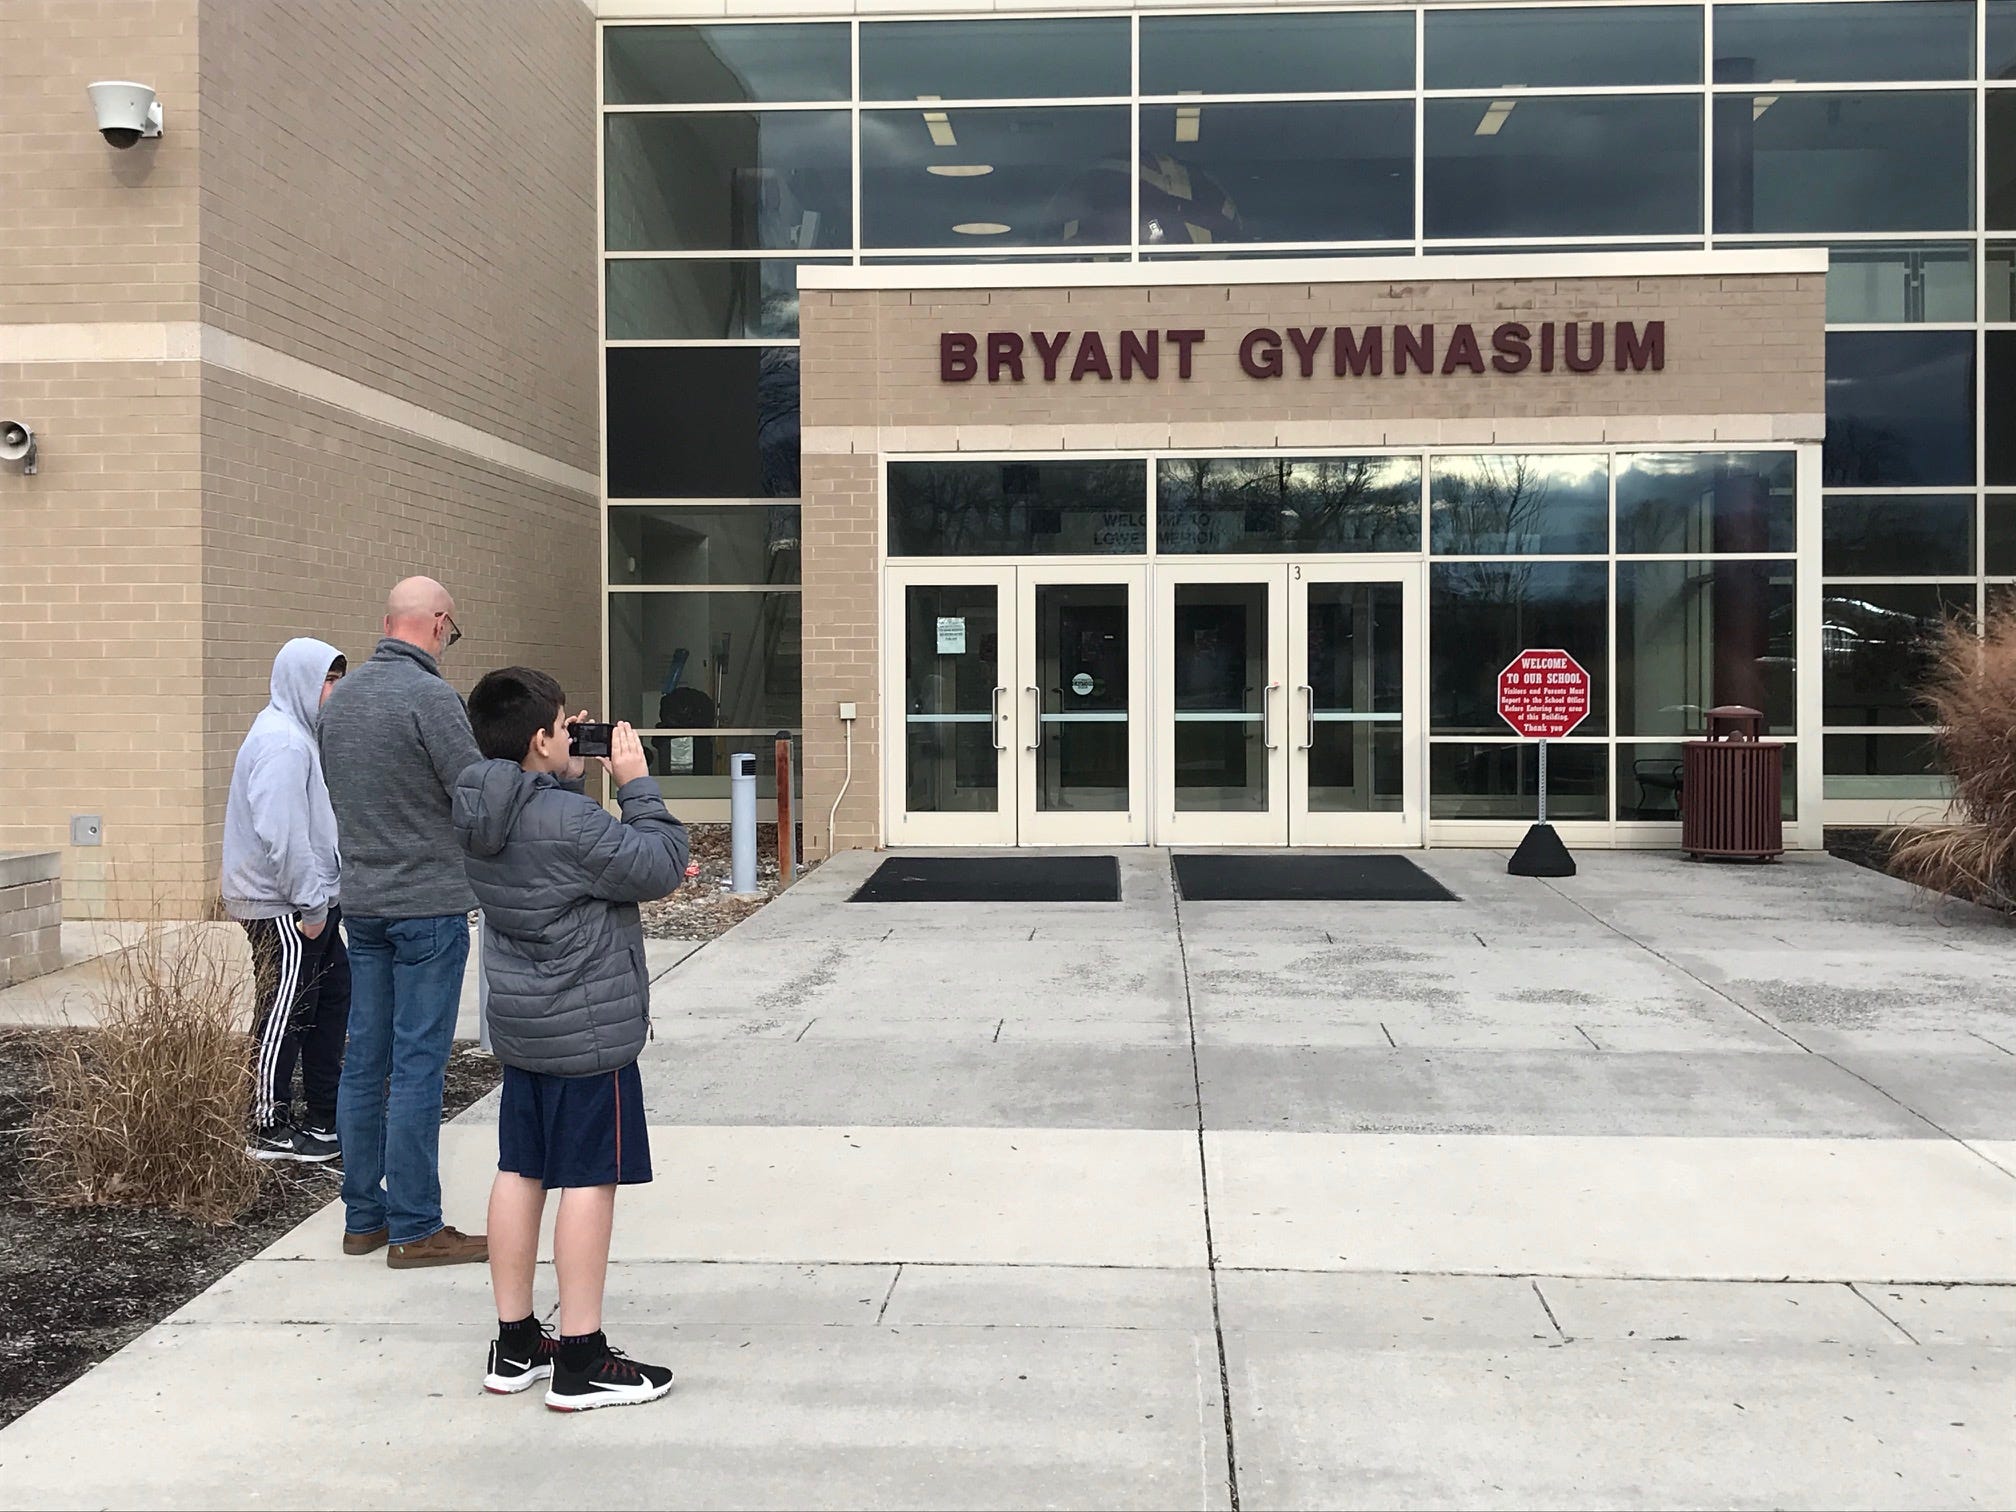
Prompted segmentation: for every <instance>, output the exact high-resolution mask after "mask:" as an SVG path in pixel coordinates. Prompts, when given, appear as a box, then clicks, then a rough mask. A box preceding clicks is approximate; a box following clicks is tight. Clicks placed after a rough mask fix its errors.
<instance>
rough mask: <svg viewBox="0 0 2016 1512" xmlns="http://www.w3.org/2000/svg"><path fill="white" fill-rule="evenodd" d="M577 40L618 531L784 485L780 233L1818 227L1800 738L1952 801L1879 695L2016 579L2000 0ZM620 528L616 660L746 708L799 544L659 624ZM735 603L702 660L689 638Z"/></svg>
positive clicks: (1254, 252) (965, 237)
mask: <svg viewBox="0 0 2016 1512" xmlns="http://www.w3.org/2000/svg"><path fill="white" fill-rule="evenodd" d="M730 9H733V5H732V3H731V6H730ZM602 37H603V93H602V98H603V102H604V104H603V117H602V128H603V166H604V172H603V186H604V195H603V215H602V226H603V245H604V249H605V253H606V257H605V262H604V271H605V321H606V325H605V332H606V336H607V338H608V353H607V363H608V366H607V381H608V427H607V437H606V456H607V468H608V490H609V498H610V519H611V527H610V528H611V535H612V540H613V539H614V538H615V537H616V536H617V535H619V534H621V533H622V532H623V531H624V530H626V529H629V528H631V527H629V526H626V525H625V524H623V521H624V520H625V519H626V518H627V517H629V516H632V515H635V516H637V517H639V518H645V517H649V516H650V515H651V512H652V511H654V510H663V509H670V508H675V507H677V506H680V505H692V504H694V503H696V502H701V501H704V502H705V503H707V504H708V505H709V506H710V507H711V508H712V509H713V511H714V513H713V515H711V516H709V518H710V519H718V520H719V521H720V522H721V526H722V528H724V529H725V528H729V521H730V519H731V517H732V514H733V511H735V510H738V509H740V510H748V511H752V512H754V513H757V514H760V515H762V516H763V517H764V518H765V519H766V520H767V519H769V518H771V517H772V515H774V513H775V511H776V510H779V509H783V510H787V511H788V510H790V509H791V508H792V507H793V506H794V505H795V501H796V496H797V364H796V351H795V347H796V340H797V296H796V283H795V279H796V269H797V268H798V266H800V265H801V264H804V263H807V262H819V261H837V262H852V263H877V262H886V263H892V264H893V263H917V262H959V261H982V262H990V263H1015V262H1025V261H1027V262H1036V261H1057V260H1067V261H1068V260H1090V259H1097V260H1133V261H1156V260H1162V259H1171V258H1181V259H1197V258H1224V259H1227V260H1228V261H1229V260H1233V259H1238V258H1247V257H1280V256H1310V255H1330V254H1334V255H1343V256H1349V255H1356V254H1364V255H1387V256H1391V255H1394V254H1410V253H1427V252H1444V253H1465V252H1471V251H1484V250H1502V249H1508V248H1525V249H1533V250H1538V249H1547V250H1560V251H1573V250H1578V249H1592V250H1593V249H1601V248H1611V249H1618V248H1634V249H1646V250H1653V249H1662V248H1679V249H1685V248H1707V247H1737V246H1786V245H1801V246H1825V247H1827V248H1828V249H1829V251H1830V253H1831V255H1832V260H1833V262H1832V266H1833V272H1832V273H1831V274H1830V276H1829V281H1828V323H1829V335H1828V353H1827V358H1828V387H1827V392H1828V406H1829V416H1828V422H1829V423H1828V441H1827V447H1826V453H1825V466H1824V474H1823V480H1822V481H1823V484H1824V488H1825V502H1824V506H1823V511H1824V513H1823V521H1822V529H1821V532H1820V534H1821V537H1822V539H1821V540H1820V541H1819V542H1817V543H1816V542H1812V541H1809V542H1806V543H1805V549H1807V550H1812V549H1816V547H1817V549H1819V550H1820V552H1821V554H1822V565H1823V570H1824V572H1825V574H1826V588H1825V592H1824V600H1825V610H1824V614H1823V622H1824V626H1825V628H1824V636H1825V645H1824V648H1823V651H1822V660H1823V686H1824V694H1825V696H1824V719H1825V724H1824V726H1823V728H1822V729H1821V730H1820V731H1818V732H1813V731H1808V732H1803V733H1804V734H1806V735H1807V736H1809V737H1810V736H1811V735H1813V734H1815V733H1818V734H1820V735H1821V736H1822V739H1823V744H1824V748H1825V751H1826V768H1827V778H1826V794H1827V796H1828V797H1830V798H1833V799H1837V800H1866V801H1867V802H1868V804H1869V806H1870V812H1871V813H1872V814H1873V813H1874V812H1875V811H1876V809H1877V807H1878V806H1881V805H1895V804H1896V803H1898V802H1900V801H1912V800H1917V799H1921V798H1925V799H1930V798H1936V797H1937V796H1938V795H1939V793H1940V784H1939V781H1938V779H1937V778H1936V777H1933V776H1931V775H1930V767H1929V759H1928V758H1929V747H1928V745H1927V740H1926V735H1927V732H1926V730H1925V727H1924V725H1923V723H1922V717H1921V713H1920V711H1919V710H1917V709H1915V708H1913V707H1911V705H1910V704H1909V702H1908V699H1907V698H1906V696H1905V694H1904V691H1903V690H1904V689H1905V688H1906V687H1907V686H1908V683H1909V679H1910V677H1911V675H1912V674H1913V670H1914V669H1915V667H1916V666H1917V665H1918V660H1917V659H1918V657H1919V654H1920V652H1919V649H1918V648H1919V644H1920V641H1921V640H1922V637H1923V634H1924V632H1925V631H1926V630H1927V629H1928V628H1929V627H1930V626H1932V625H1933V624H1935V623H1936V622H1937V621H1938V619H1939V618H1940V616H1942V615H1945V614H1952V613H1967V614H1973V613H1978V612H1979V611H1980V609H1981V608H1982V607H1983V605H1984V604H1985V603H1986V602H1987V601H1988V600H1989V599H1990V598H1992V597H1993V596H1994V595H1995V594H1996V593H1997V592H1998V590H2001V589H2004V588H2006V585H2008V584H2009V583H2011V582H2016V423H2012V422H2011V420H2010V418H2009V417H2010V416H2011V415H2012V414H2016V0H1768V3H1754V0H1752V3H1740V4H1734V3H1732V4H1715V5H1709V6H1704V5H1684V4H1636V5H1601V4H1597V5H1573V6H1549V5H1533V4H1521V5H1505V6H1489V5H1481V6H1467V5H1466V6H1461V7H1438V6H1432V5H1430V6H1423V7H1402V6H1380V7H1377V8H1368V9H1357V10H1353V9H1349V8H1338V9H1334V10H1308V9H1302V8H1297V9H1294V10H1287V11H1277V12H1266V11H1255V10H1254V9H1252V8H1242V9H1240V10H1238V11H1237V12H1236V13H1233V12H1228V13H1225V14H1211V13H1198V12H1195V11H1186V12H1184V13H1181V14H1158V13H1154V12H1152V11H1143V12H1141V13H1138V14H1121V15H1114V14H1100V13H1094V14H1088V15H1080V16H1053V17H1031V18H1020V17H1017V18H1006V17H998V18H973V19H967V18H957V19H953V18H948V19H944V20H900V21H899V20H890V21H873V20H851V21H848V20H843V21H832V22H824V21H821V22H805V21H789V22H762V21H749V22H743V21H735V22H727V21H724V22H700V23H677V24H660V23H605V24H604V26H603V31H602ZM692 518H699V516H693V517H692ZM708 528H709V529H712V528H714V527H713V526H709V527H708ZM735 528H738V529H742V530H744V531H746V530H747V529H748V527H746V526H737V527H735ZM790 539H791V540H793V542H794V543H795V531H794V532H793V534H792V535H791V537H790ZM1237 549H1265V547H1264V545H1251V546H1248V547H1244V548H1237ZM615 560H616V559H615V557H614V555H613V553H612V557H611V561H612V576H611V578H610V594H609V599H610V607H609V616H610V636H611V639H610V667H611V676H612V693H617V694H619V695H620V694H622V693H623V692H624V690H625V689H627V688H628V682H627V681H624V680H625V679H629V680H634V682H635V684H636V689H635V690H631V691H636V690H644V691H648V690H649V689H650V688H652V687H654V686H660V685H662V684H663V683H665V682H666V681H667V680H671V682H672V688H671V691H672V692H677V691H678V690H679V689H680V688H681V687H685V688H687V689H688V690H689V692H690V691H692V690H694V689H695V688H696V686H697V689H698V691H699V692H701V693H704V694H705V695H706V696H707V698H708V700H709V701H710V703H711V704H712V705H713V707H714V710H715V712H714V716H713V717H714V718H716V719H727V718H730V717H734V718H745V717H746V718H749V719H752V720H756V719H757V718H758V716H755V715H753V714H750V715H743V714H736V713H734V712H733V711H732V710H730V709H724V708H723V707H722V699H721V698H717V697H716V696H715V685H716V683H717V682H718V683H719V685H720V687H721V689H722V697H728V696H729V695H728V689H729V688H730V686H731V685H734V686H736V687H739V688H750V687H752V682H751V680H752V679H753V691H748V692H745V693H742V694H740V695H739V696H740V698H741V702H740V703H739V704H737V705H736V707H737V708H741V709H756V708H761V709H764V710H765V711H766V712H765V714H763V715H762V716H761V718H766V719H767V718H768V717H769V716H768V712H767V711H768V710H772V709H783V708H786V707H788V706H790V705H791V704H792V702H793V700H794V699H795V688H796V677H797V637H798V634H799V630H798V621H797V617H796V613H795V602H794V603H792V604H790V605H788V606H787V605H786V603H785V601H786V600H794V599H795V595H796V592H797V576H796V557H795V545H794V549H793V550H792V551H780V552H777V553H774V554H773V558H772V560H771V561H770V562H769V563H768V564H767V565H766V568H765V574H764V575H763V576H759V577H756V578H753V579H751V580H749V581H746V582H740V583H736V584H719V585H708V586H707V590H706V591H707V592H709V593H711V594H717V595H718V594H729V595H738V594H739V595H741V597H739V598H730V599H723V600H722V601H721V602H719V603H715V604H710V605H708V606H707V618H708V624H707V625H706V626H704V627H702V626H701V625H700V624H699V620H698V618H695V619H694V621H693V623H692V624H691V625H688V624H684V623H681V624H679V625H676V626H671V627H669V628H668V627H667V622H666V619H665V616H667V615H670V614H672V613H674V611H673V609H672V607H671V606H672V605H673V604H675V603H678V602H682V601H683V600H684V599H685V598H687V597H698V596H699V595H698V593H697V592H695V591H694V588H695V585H689V584H680V583H676V582H669V581H663V580H659V579H656V578H651V577H648V576H647V577H645V578H641V579H638V580H636V581H627V580H625V578H623V577H619V576H618V575H616V574H615V573H614V572H613V564H614V563H615ZM640 560H643V559H640ZM636 570H637V571H639V572H642V573H646V574H649V573H651V572H653V571H654V570H655V569H653V568H651V567H649V566H645V567H640V568H639V569H636ZM751 570H753V569H751ZM1631 591H1632V592H1634V593H1636V594H1639V595H1641V596H1644V595H1654V596H1656V595H1657V594H1658V593H1659V592H1660V591H1661V590H1660V589H1659V587H1658V585H1657V584H1656V583H1654V582H1653V581H1652V580H1651V578H1649V577H1648V578H1647V579H1646V580H1645V581H1643V582H1635V581H1634V583H1633V584H1632V585H1631ZM1560 593H1561V594H1562V595H1566V596H1568V597H1572V584H1567V583H1565V581H1564V583H1563V584H1562V585H1560ZM650 594H658V595H660V596H661V597H662V599H663V602H662V603H661V602H652V603H650V604H647V603H646V596H647V595H650ZM1564 601H1565V600H1564ZM1647 601H1648V602H1649V599H1648V600H1647ZM650 610H655V611H657V614H656V617H655V618H654V614H653V613H652V612H647V611H650ZM679 612H686V611H679ZM690 612H691V613H692V614H694V615H696V616H697V615H699V612H700V611H699V610H698V609H695V610H692V611H690ZM731 620H732V623H731V622H730V621H731ZM703 628H704V631H705V636H704V637H703V636H702V633H701V632H702V630H703ZM723 634H726V636H727V637H728V642H727V652H726V656H725V659H724V658H722V657H720V656H718V655H717V654H716V653H715V652H714V651H709V650H703V649H702V648H703V643H704V645H706V646H713V647H718V646H719V645H720V637H721V636H722V635H723ZM743 647H747V648H748V651H749V652H750V653H758V652H759V648H761V649H760V654H761V655H764V656H767V657H770V658H772V660H771V661H770V662H769V663H768V664H765V665H760V666H759V665H756V664H753V663H751V662H749V661H747V660H744V659H742V658H743V656H744V652H743V650H742V649H741V648H743ZM682 650H683V651H685V652H686V661H685V662H684V663H683V666H684V667H685V668H686V669H687V670H685V671H682V673H681V674H680V676H679V677H678V678H677V679H672V678H671V668H672V663H673V661H674V660H676V659H677V657H678V655H679V653H680V651H682ZM724 660H725V667H724V666H723V665H722V662H723V661H724ZM633 667H634V668H637V669H639V670H635V671H634V672H633V671H630V670H628V669H631V668H633ZM693 678H699V679H700V682H699V683H698V684H697V685H696V684H695V683H694V682H692V681H690V680H689V679H693ZM618 683H621V684H622V686H621V687H617V686H614V685H615V684H618ZM660 696H661V699H662V698H663V697H665V696H669V695H660ZM633 701H637V702H639V705H640V708H641V704H642V702H647V701H648V699H646V698H644V696H643V692H638V697H637V699H635V700H633ZM689 705H690V707H689ZM624 707H625V708H626V709H627V707H628V705H627V704H626V705H625V706H624ZM663 708H664V710H665V712H664V713H662V714H660V715H659V716H657V717H659V718H661V719H662V718H669V717H671V716H672V713H673V712H674V706H673V705H672V704H664V705H663ZM678 709H679V710H683V711H685V713H687V714H690V715H691V716H692V717H694V718H696V719H697V718H698V711H699V709H700V705H699V704H698V703H697V702H693V701H692V700H691V699H690V698H689V699H688V700H687V701H686V702H685V703H681V704H679V705H678ZM797 717H798V716H797V715H796V714H795V711H794V713H793V715H792V718H791V721H790V723H791V724H792V725H793V726H794V727H795V723H796V719H797ZM660 733H661V734H662V735H663V736H664V737H665V738H666V739H669V740H672V741H674V742H680V741H685V740H688V739H690V738H700V737H701V735H702V731H701V730H700V729H699V728H697V727H681V728H679V729H676V730H674V729H669V728H668V729H664V730H662V731H661V732H660ZM676 748H677V749H678V750H681V751H684V750H685V749H686V747H685V746H684V745H678V746H677V747H676ZM689 775H690V776H692V777H694V778H695V779H696V780H697V777H698V775H699V774H698V773H697V772H696V773H691V774H689ZM720 780H721V782H722V783H723V784H724V788H723V790H724V791H725V777H723V778H721V779H720ZM694 791H696V792H697V791H699V789H698V788H695V789H694ZM710 791H711V789H710ZM1841 813H1842V814H1843V816H1844V817H1847V816H1849V814H1850V808H1849V807H1848V806H1847V805H1845V804H1844V805H1843V807H1842V809H1841Z"/></svg>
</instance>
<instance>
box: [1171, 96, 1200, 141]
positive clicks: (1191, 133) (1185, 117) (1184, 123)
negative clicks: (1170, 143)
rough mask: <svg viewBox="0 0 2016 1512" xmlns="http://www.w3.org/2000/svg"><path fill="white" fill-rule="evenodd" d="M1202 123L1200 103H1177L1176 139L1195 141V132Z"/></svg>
mask: <svg viewBox="0 0 2016 1512" xmlns="http://www.w3.org/2000/svg"><path fill="white" fill-rule="evenodd" d="M1203 124H1204V107H1203V106H1202V105H1178V106H1177V107H1176V140H1177V141H1179V142H1194V141H1196V140H1197V133H1198V131H1199V129H1201V128H1202V126H1203Z"/></svg>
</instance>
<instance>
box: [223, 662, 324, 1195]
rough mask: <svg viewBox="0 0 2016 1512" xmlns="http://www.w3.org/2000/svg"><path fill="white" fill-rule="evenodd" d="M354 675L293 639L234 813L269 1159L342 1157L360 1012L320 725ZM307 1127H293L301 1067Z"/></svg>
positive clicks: (230, 812)
mask: <svg viewBox="0 0 2016 1512" xmlns="http://www.w3.org/2000/svg"><path fill="white" fill-rule="evenodd" d="M346 669H347V663H346V662H345V661H344V659H343V655H342V653H341V652H339V651H338V650H337V649H336V648H335V647H334V646H332V645H330V644H329V643H328V642H327V641H319V640H311V639H309V638H307V637H305V636H304V637H302V638H300V639H298V640H290V641H289V642H287V644H286V645H284V646H282V647H281V648H280V654H279V655H278V656H276V657H274V658H273V698H272V702H270V703H268V704H267V705H266V707H265V708H264V709H262V710H261V711H260V713H259V717H258V718H257V719H255V720H253V721H252V729H251V732H250V733H249V734H247V735H246V737H245V743H244V744H243V745H241V746H239V748H238V760H237V762H236V764H235V765H234V766H233V767H232V769H231V793H230V797H229V798H228V799H227V800H226V803H225V806H224V909H225V912H226V913H228V914H230V916H231V917H232V918H234V919H236V920H237V921H238V922H239V923H240V924H242V925H243V926H244V927H245V933H246V935H247V936H248V937H249V938H250V939H251V942H252V969H253V979H254V983H255V993H256V999H257V1008H256V1013H255V1016H254V1020H253V1029H252V1042H253V1055H252V1120H251V1121H252V1135H251V1140H250V1143H249V1145H248V1149H249V1150H250V1152H251V1154H252V1155H253V1156H255V1157H256V1158H258V1159H260V1160H302V1161H310V1162H314V1163H317V1164H319V1163H321V1162H324V1161H330V1160H334V1159H335V1158H336V1156H337V1153H338V1148H339V1147H338V1145H337V1142H336V1133H335V1129H336V1087H337V1083H338V1081H339V1080H340V1078H341V1076H342V1073H343V1037H344V1030H345V1027H346V1025H347V1023H348V1021H349V1017H350V963H349V960H348V958H347V957H346V956H345V954H344V951H343V936H342V934H341V932H340V931H339V930H338V929H337V921H338V910H337V903H336V898H337V879H338V876H339V875H340V862H339V860H338V858H337V854H336V815H335V814H334V812H332V811H331V809H330V807H329V789H328V787H327V786H326V785H325V784H324V782H323V780H322V758H321V756H320V754H319V753H318V752H317V750H316V745H315V726H316V723H317V721H318V719H319V718H320V717H321V713H322V704H323V701H324V700H325V699H327V698H328V697H329V691H330V689H332V688H334V687H335V686H336V683H337V681H338V680H339V679H340V678H341V677H342V676H343V674H344V672H345V670H346ZM297 1061H298V1062H299V1063H300V1066H301V1090H302V1094H303V1099H304V1104H305V1106H304V1108H303V1112H304V1114H305V1118H304V1120H303V1121H302V1122H301V1123H300V1124H298V1125H297V1124H296V1123H295V1122H294V1117H293V1091H294V1067H295V1064H296V1062H297Z"/></svg>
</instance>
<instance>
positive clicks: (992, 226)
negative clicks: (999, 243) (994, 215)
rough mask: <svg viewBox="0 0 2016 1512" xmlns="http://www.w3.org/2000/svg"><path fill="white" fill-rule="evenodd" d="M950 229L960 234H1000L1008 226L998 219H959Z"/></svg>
mask: <svg viewBox="0 0 2016 1512" xmlns="http://www.w3.org/2000/svg"><path fill="white" fill-rule="evenodd" d="M952 229H953V230H954V231H957V232H958V233H959V234H960V235H961V236H1002V235H1005V234H1006V233H1007V231H1008V229H1009V228H1008V227H1007V226H1004V225H1003V224H1002V223H1001V222H1000V221H961V222H960V223H959V224H958V225H956V226H954V227H953V228H952Z"/></svg>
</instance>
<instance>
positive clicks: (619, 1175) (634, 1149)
mask: <svg viewBox="0 0 2016 1512" xmlns="http://www.w3.org/2000/svg"><path fill="white" fill-rule="evenodd" d="M497 1169H498V1170H500V1171H510V1172H512V1173H513V1174H515V1175H519V1176H529V1177H531V1178H532V1179H533V1180H534V1181H538V1182H543V1183H544V1184H545V1187H546V1190H547V1191H549V1192H550V1191H553V1190H554V1189H555V1188H562V1187H598V1186H634V1185H637V1184H639V1183H641V1182H646V1181H649V1180H650V1179H651V1138H650V1136H649V1135H648V1134H646V1133H645V1132H644V1082H643V1080H642V1078H640V1077H639V1076H638V1075H637V1063H636V1062H635V1061H632V1062H631V1063H630V1064H629V1065H627V1066H625V1067H624V1068H623V1069H622V1070H621V1071H603V1072H598V1073H597V1074H595V1075H594V1076H547V1075H544V1074H542V1073H540V1072H537V1071H520V1070H519V1069H518V1068H517V1067H516V1066H506V1067H505V1068H504V1105H503V1107H502V1108H500V1109H499V1110H498V1114H497Z"/></svg>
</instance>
